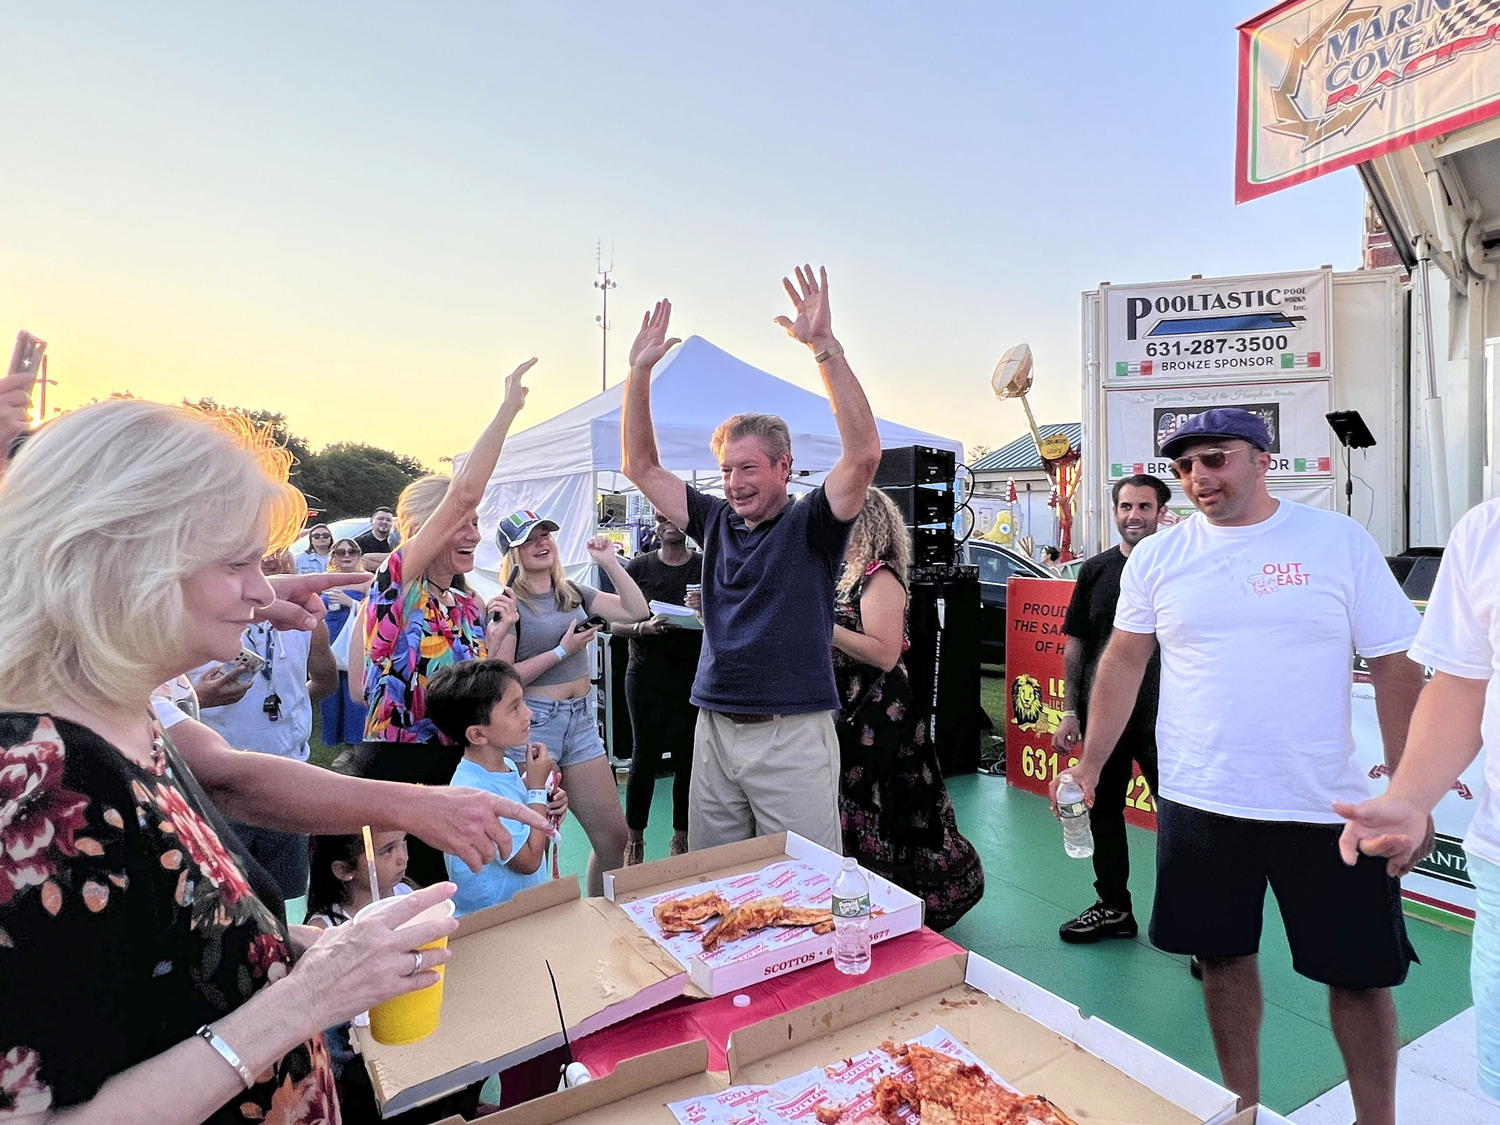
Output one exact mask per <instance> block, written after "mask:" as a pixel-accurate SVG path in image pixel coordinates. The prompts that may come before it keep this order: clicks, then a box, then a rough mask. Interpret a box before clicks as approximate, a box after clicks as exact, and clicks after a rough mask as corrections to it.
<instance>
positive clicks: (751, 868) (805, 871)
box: [604, 832, 923, 996]
mask: <svg viewBox="0 0 1500 1125" xmlns="http://www.w3.org/2000/svg"><path fill="white" fill-rule="evenodd" d="M842 863H843V857H842V856H839V855H837V854H835V853H834V852H831V851H829V850H828V849H827V848H824V847H821V846H820V845H818V844H815V843H813V842H812V841H811V840H807V839H804V838H803V837H801V836H799V835H797V834H796V833H795V832H782V833H778V834H777V835H775V836H761V837H758V838H756V839H754V840H742V841H741V842H739V843H737V844H723V845H721V846H719V847H717V848H704V849H703V850H702V851H696V852H688V853H687V854H686V855H679V856H673V857H671V858H669V859H662V860H657V861H655V862H654V863H645V864H640V865H638V866H635V867H625V868H621V869H619V870H618V871H610V872H606V873H605V876H604V897H605V898H607V899H608V900H610V901H611V902H613V903H615V904H616V906H618V907H619V909H620V911H621V912H622V913H623V914H625V915H627V916H629V917H630V918H631V921H632V923H633V924H635V925H636V926H638V927H639V928H640V929H641V931H642V932H643V933H644V934H646V935H647V936H648V937H649V938H651V939H652V940H654V941H659V942H661V945H662V948H663V950H664V951H665V952H668V953H670V954H671V955H672V956H673V957H674V958H675V959H676V960H677V962H678V963H679V964H681V965H683V966H684V967H685V968H686V969H687V972H688V979H689V980H690V981H691V982H692V985H693V988H694V989H696V990H697V991H696V993H694V992H692V991H690V992H689V995H702V996H722V995H724V994H725V993H726V992H733V991H734V990H736V989H739V988H744V987H746V986H747V985H751V984H755V983H757V982H759V981H763V980H766V979H768V978H770V977H777V976H781V975H782V974H784V973H789V972H792V971H793V970H795V969H801V968H805V967H806V966H808V965H815V964H817V963H818V962H819V961H826V960H828V959H829V958H831V957H832V956H833V935H832V934H815V933H813V932H812V930H811V929H802V928H798V929H784V930H765V931H759V933H758V935H757V936H756V937H755V938H754V940H752V939H751V938H746V939H743V940H742V941H740V942H736V943H734V945H733V946H726V947H723V948H721V949H719V950H716V951H715V952H714V953H712V954H704V953H703V952H702V951H701V946H700V945H699V944H698V942H699V940H700V939H699V938H698V937H697V936H695V935H692V934H687V935H676V940H675V941H673V940H672V938H670V937H663V936H662V935H661V931H660V929H659V928H658V927H657V926H656V923H655V920H654V919H653V918H652V917H651V906H652V904H654V903H655V902H657V901H659V900H661V899H663V898H667V897H671V894H670V893H671V892H674V891H679V890H690V889H692V888H697V889H699V890H702V889H704V887H703V885H704V884H709V883H713V884H716V885H718V886H719V888H720V890H721V891H722V893H723V894H724V896H725V897H726V898H728V899H729V900H730V901H731V902H733V903H735V904H736V905H738V904H739V903H740V902H745V901H749V900H750V899H754V898H759V897H762V896H763V895H768V894H782V893H785V894H786V895H787V897H788V900H789V904H790V905H799V906H801V905H812V904H813V903H814V902H818V903H822V902H827V901H828V898H829V892H830V889H831V887H832V883H833V880H834V879H835V878H836V877H837V876H838V873H839V868H840V866H841V865H842ZM865 878H866V879H868V880H869V883H870V906H871V908H872V909H873V910H876V911H879V913H878V914H876V915H875V916H874V917H872V918H871V919H870V940H871V941H872V942H879V941H884V940H886V939H887V938H893V937H896V936H898V935H900V934H906V933H911V932H912V931H913V930H917V929H920V928H921V926H922V911H923V903H922V900H921V899H919V898H917V896H916V895H913V894H911V893H910V892H908V891H904V890H902V889H901V888H900V887H898V886H896V884H895V883H892V882H890V881H889V880H887V879H883V878H881V877H880V876H879V875H876V874H874V873H872V872H869V871H866V872H865ZM705 928H706V927H705Z"/></svg>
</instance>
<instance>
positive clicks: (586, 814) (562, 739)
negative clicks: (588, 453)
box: [490, 509, 651, 895]
mask: <svg viewBox="0 0 1500 1125" xmlns="http://www.w3.org/2000/svg"><path fill="white" fill-rule="evenodd" d="M557 530H558V526H557V524H556V523H554V522H553V521H552V520H549V519H543V518H542V517H541V516H539V515H537V513H535V512H532V511H527V510H524V509H523V510H522V511H519V512H512V513H511V514H510V515H508V516H506V517H505V518H504V519H503V520H501V521H500V527H499V528H498V529H497V531H496V532H495V541H496V543H497V544H498V545H499V547H500V549H501V550H502V551H504V552H505V561H504V562H503V563H502V564H501V567H500V581H501V582H503V583H504V584H505V589H504V590H502V591H501V592H500V593H499V594H498V595H497V596H496V597H495V598H494V600H492V601H491V603H490V620H491V625H490V629H491V635H492V636H495V637H496V643H495V645H494V646H493V647H492V649H491V651H490V655H491V656H495V657H498V658H500V659H501V660H505V661H508V662H510V663H511V664H513V665H514V666H515V669H516V672H517V674H518V675H519V676H520V677H521V684H522V686H523V687H524V688H525V689H526V704H527V706H528V707H530V708H531V741H533V742H540V743H542V744H543V745H544V746H546V747H547V749H548V750H549V751H551V753H552V756H553V758H555V759H556V761H557V764H558V767H559V768H560V769H561V770H562V783H563V788H564V789H566V790H567V792H568V797H569V803H570V808H571V810H572V812H573V815H574V816H576V817H577V818H578V823H579V824H581V825H582V826H583V831H584V834H585V835H586V836H588V838H589V846H590V847H591V848H592V849H593V854H592V855H591V856H589V871H588V881H589V894H591V895H599V894H603V893H604V872H606V871H609V870H611V869H613V868H616V867H620V866H621V865H622V864H623V863H624V862H625V840H626V835H627V833H626V828H625V814H624V812H623V811H622V810H621V808H620V794H619V790H618V789H617V788H616V786H615V775H614V771H613V770H612V769H610V766H609V761H608V760H607V759H606V758H605V756H604V743H603V741H602V740H601V739H600V738H599V724H598V722H597V721H596V719H595V717H594V716H595V707H594V702H593V694H592V690H591V688H592V685H591V683H590V675H589V672H590V666H589V658H588V646H589V643H590V642H591V641H592V640H593V639H594V635H595V634H596V633H598V631H599V629H600V627H601V626H602V625H604V624H606V623H610V622H613V623H615V624H623V623H625V622H634V621H644V620H646V619H647V618H648V617H650V616H651V608H650V606H649V605H647V603H646V597H645V595H644V594H642V593H641V588H640V587H639V586H637V585H636V584H635V579H634V578H632V577H630V575H629V574H627V573H626V572H625V568H624V567H623V566H622V565H621V564H620V557H619V556H618V555H617V554H616V553H615V545H614V542H613V541H612V540H609V539H606V538H605V537H604V536H602V535H599V536H595V537H594V538H592V539H590V540H589V542H588V552H589V558H591V559H593V560H594V562H595V563H596V564H597V565H598V566H599V569H600V570H602V571H603V572H604V573H605V574H606V575H608V577H609V580H610V581H611V582H612V583H614V587H615V589H616V590H617V591H619V592H618V593H615V594H606V593H602V592H601V591H599V590H596V589H594V588H593V587H592V586H586V585H584V584H583V583H581V582H573V581H570V580H569V578H568V577H567V575H566V574H564V573H563V565H562V557H561V555H559V553H558V550H557V542H556V541H555V540H554V539H553V538H552V533H553V532H554V531H557ZM497 630H498V631H500V632H499V633H498V635H497V633H496V631H497ZM507 753H508V754H509V755H510V757H511V759H512V761H514V762H515V763H516V764H517V765H518V766H524V765H525V764H526V747H525V746H517V747H513V748H512V749H510V750H508V751H507Z"/></svg>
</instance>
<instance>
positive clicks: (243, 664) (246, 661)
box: [219, 648, 266, 684]
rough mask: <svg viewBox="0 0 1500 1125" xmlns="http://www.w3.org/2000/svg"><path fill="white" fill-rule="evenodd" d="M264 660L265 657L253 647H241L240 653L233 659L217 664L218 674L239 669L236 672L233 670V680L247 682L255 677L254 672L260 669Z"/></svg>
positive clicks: (227, 673)
mask: <svg viewBox="0 0 1500 1125" xmlns="http://www.w3.org/2000/svg"><path fill="white" fill-rule="evenodd" d="M265 662H266V658H265V657H264V656H262V655H261V654H260V653H258V652H256V651H255V650H254V649H253V648H242V649H240V654H239V655H238V656H236V657H235V658H234V659H233V660H230V661H228V662H227V663H224V664H220V665H219V674H220V675H221V676H228V675H230V674H231V673H232V672H233V670H234V669H239V671H238V672H233V675H234V682H235V683H237V684H248V683H249V682H250V681H251V680H253V679H255V673H257V672H259V671H260V667H261V665H262V664H264V663H265Z"/></svg>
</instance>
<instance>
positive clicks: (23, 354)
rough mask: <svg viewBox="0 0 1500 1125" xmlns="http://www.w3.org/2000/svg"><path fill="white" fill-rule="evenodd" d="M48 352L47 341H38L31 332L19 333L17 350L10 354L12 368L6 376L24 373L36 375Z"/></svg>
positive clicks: (17, 335) (17, 334)
mask: <svg viewBox="0 0 1500 1125" xmlns="http://www.w3.org/2000/svg"><path fill="white" fill-rule="evenodd" d="M46 350H47V341H46V340H38V339H37V338H36V337H35V336H33V335H32V334H31V333H30V332H17V333H16V346H15V350H14V351H12V352H11V353H10V368H9V370H8V371H7V372H6V374H8V375H19V374H20V373H21V372H23V371H29V372H32V373H33V374H35V372H36V370H37V369H38V368H39V367H41V365H42V355H43V354H44V353H45V352H46Z"/></svg>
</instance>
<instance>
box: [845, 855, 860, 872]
mask: <svg viewBox="0 0 1500 1125" xmlns="http://www.w3.org/2000/svg"><path fill="white" fill-rule="evenodd" d="M858 866H859V861H858V860H856V859H855V858H854V857H853V856H852V855H846V856H845V857H844V870H845V871H853V870H854V869H855V868H857V867H858Z"/></svg>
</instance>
